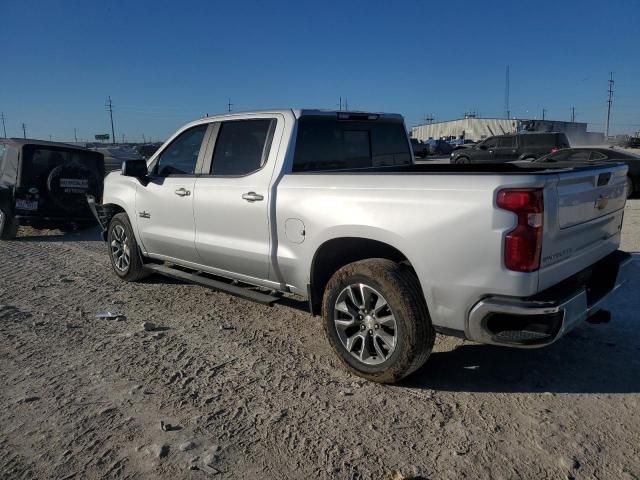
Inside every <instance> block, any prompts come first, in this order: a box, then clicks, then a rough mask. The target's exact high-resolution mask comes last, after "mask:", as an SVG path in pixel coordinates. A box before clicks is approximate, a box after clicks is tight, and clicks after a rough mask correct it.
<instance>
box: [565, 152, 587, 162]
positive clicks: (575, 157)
mask: <svg viewBox="0 0 640 480" xmlns="http://www.w3.org/2000/svg"><path fill="white" fill-rule="evenodd" d="M589 155H590V152H589V151H588V150H577V151H575V152H570V154H569V155H568V156H567V158H566V160H567V161H569V162H586V161H587V160H589Z"/></svg>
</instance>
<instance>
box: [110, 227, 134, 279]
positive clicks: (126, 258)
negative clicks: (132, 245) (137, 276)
mask: <svg viewBox="0 0 640 480" xmlns="http://www.w3.org/2000/svg"><path fill="white" fill-rule="evenodd" d="M111 236H112V240H111V257H112V258H113V264H114V265H115V267H116V268H117V269H118V270H120V271H121V272H126V271H127V270H128V269H129V264H130V263H131V251H130V249H129V245H128V242H127V240H128V237H127V232H126V231H125V229H124V227H123V226H122V225H115V226H114V227H113V229H112V230H111Z"/></svg>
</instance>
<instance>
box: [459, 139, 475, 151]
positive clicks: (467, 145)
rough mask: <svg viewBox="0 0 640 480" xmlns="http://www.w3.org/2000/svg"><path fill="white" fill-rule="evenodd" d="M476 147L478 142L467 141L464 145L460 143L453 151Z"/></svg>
mask: <svg viewBox="0 0 640 480" xmlns="http://www.w3.org/2000/svg"><path fill="white" fill-rule="evenodd" d="M474 145H476V142H474V141H473V140H465V141H464V142H463V143H459V144H457V145H454V147H453V149H454V150H462V149H463V148H471V147H473V146H474Z"/></svg>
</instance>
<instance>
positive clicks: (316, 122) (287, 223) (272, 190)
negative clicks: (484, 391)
mask: <svg viewBox="0 0 640 480" xmlns="http://www.w3.org/2000/svg"><path fill="white" fill-rule="evenodd" d="M626 171H627V167H626V166H624V165H618V164H606V165H593V166H589V167H577V168H556V169H554V168H552V166H549V165H540V164H535V163H533V164H527V165H511V164H495V165H493V164H482V165H474V164H471V165H417V164H415V163H414V159H413V155H412V151H411V144H410V141H409V138H408V136H407V133H406V129H405V126H404V123H403V119H402V117H401V116H400V115H392V114H378V113H361V112H358V113H354V112H335V111H333V112H332V111H319V110H270V111H260V112H251V113H237V114H236V113H232V114H228V115H220V116H215V117H208V118H203V119H201V120H197V121H195V122H192V123H189V124H188V125H185V126H184V127H182V128H181V129H180V130H178V132H176V133H175V134H174V135H173V136H172V137H171V138H170V139H169V140H168V141H167V142H166V143H165V144H164V145H163V146H162V147H161V148H160V149H159V150H158V151H157V152H156V153H155V154H154V155H153V156H152V157H151V158H150V159H149V160H148V161H146V162H145V161H141V160H130V161H129V160H127V161H125V162H124V163H123V167H122V170H121V171H116V172H112V173H111V174H109V175H108V176H107V177H106V180H105V185H104V195H103V198H102V199H95V200H92V199H90V204H92V206H93V208H94V211H95V213H96V216H97V217H98V220H99V221H100V223H101V225H102V227H103V230H104V237H105V240H106V241H107V242H108V247H109V253H110V257H111V263H112V265H113V270H114V272H115V273H116V274H117V275H118V276H119V277H120V278H122V279H123V280H126V281H138V280H141V279H142V278H144V277H145V276H146V275H148V274H149V273H153V272H155V273H161V274H163V275H168V276H171V277H175V278H178V279H182V280H186V281H191V282H196V283H200V284H202V285H206V286H208V287H211V288H214V289H218V290H222V291H225V292H228V293H232V294H235V295H240V296H243V297H246V298H250V299H252V300H256V301H259V302H262V303H265V304H271V303H273V302H276V301H278V300H279V299H280V298H281V297H282V296H287V295H295V296H298V297H302V298H304V299H306V300H308V305H309V310H310V311H311V313H312V314H314V315H317V314H321V315H322V317H323V323H324V329H325V332H326V335H327V338H328V340H329V343H330V344H331V346H332V348H333V349H334V350H335V352H336V353H337V354H338V355H339V357H340V358H341V359H342V360H343V362H344V364H345V365H346V366H347V367H348V368H349V369H350V370H351V371H353V372H355V373H356V374H357V375H360V376H363V377H365V378H368V379H370V380H374V381H378V382H386V383H391V382H395V381H397V380H399V379H401V378H402V377H404V376H406V375H408V374H410V373H411V372H413V371H415V370H416V369H417V368H419V367H420V366H421V365H422V364H424V362H425V361H426V360H427V358H428V357H429V354H430V352H431V349H432V347H433V343H434V337H435V334H436V332H439V333H442V334H448V335H457V336H460V337H464V338H467V339H469V340H473V341H476V342H481V343H487V344H493V345H505V346H512V347H540V346H544V345H549V344H550V343H552V342H554V341H556V340H557V339H558V338H560V337H561V336H562V335H563V334H564V333H566V332H567V331H568V330H570V329H571V328H572V327H574V326H575V325H576V324H577V323H578V322H580V321H583V320H587V319H591V321H594V322H597V321H605V320H607V313H606V312H605V311H603V310H602V302H603V301H604V300H605V299H606V297H607V296H608V295H609V294H610V293H611V292H612V291H613V290H614V289H615V288H617V287H618V286H619V285H621V284H622V283H623V282H624V280H625V277H626V276H627V275H628V274H629V273H628V270H629V267H630V265H631V263H630V259H629V256H628V255H627V254H625V253H622V252H620V251H619V250H618V246H619V242H620V230H621V228H622V217H623V213H624V206H625V200H626V195H625V189H626V181H625V180H626Z"/></svg>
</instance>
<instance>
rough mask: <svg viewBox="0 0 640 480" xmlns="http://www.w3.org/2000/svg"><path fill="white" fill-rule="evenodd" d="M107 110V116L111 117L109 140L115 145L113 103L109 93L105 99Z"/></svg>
mask: <svg viewBox="0 0 640 480" xmlns="http://www.w3.org/2000/svg"><path fill="white" fill-rule="evenodd" d="M106 107H107V110H108V111H109V117H110V118H111V141H112V143H113V144H114V145H115V144H116V132H115V130H114V129H113V103H112V102H111V95H109V99H108V100H107V105H106Z"/></svg>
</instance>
